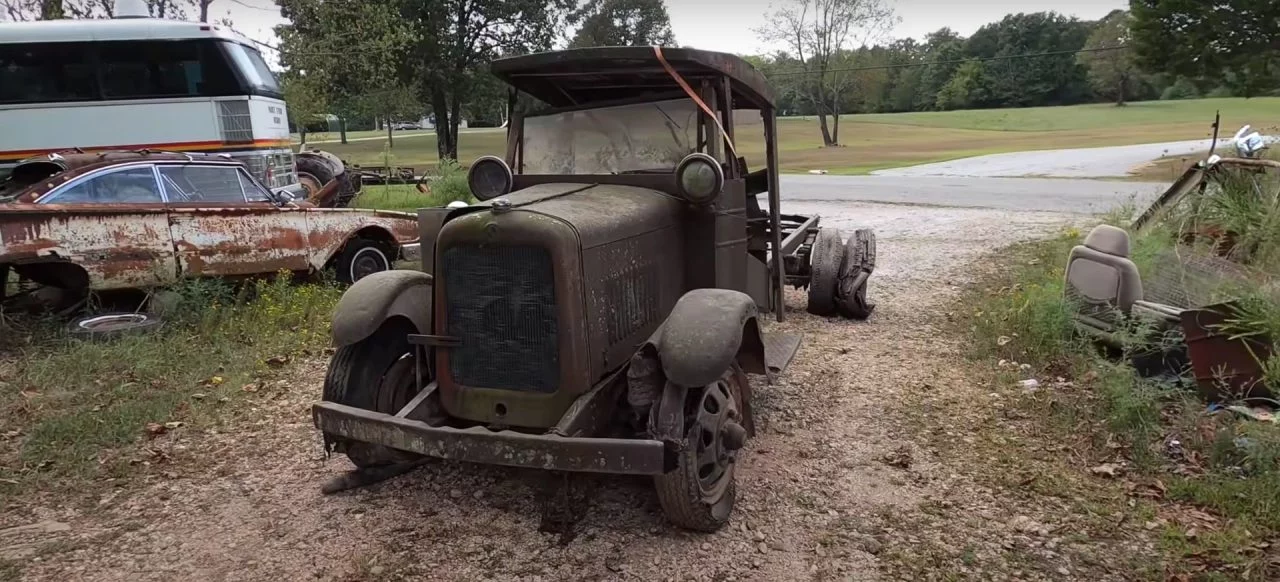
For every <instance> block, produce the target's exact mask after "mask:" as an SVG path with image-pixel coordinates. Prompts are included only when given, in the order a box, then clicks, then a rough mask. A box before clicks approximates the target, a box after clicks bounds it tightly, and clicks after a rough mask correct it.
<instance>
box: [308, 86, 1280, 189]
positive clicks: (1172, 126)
mask: <svg viewBox="0 0 1280 582" xmlns="http://www.w3.org/2000/svg"><path fill="white" fill-rule="evenodd" d="M1215 111H1221V112H1222V127H1223V128H1230V131H1234V128H1237V127H1240V126H1241V125H1244V124H1246V123H1249V124H1252V125H1254V126H1255V127H1262V128H1265V127H1267V126H1266V124H1267V123H1274V120H1277V119H1280V98H1275V97H1271V98H1258V99H1201V100H1189V101H1150V102H1140V103H1131V104H1129V105H1128V106H1125V107H1115V106H1113V105H1108V104H1096V105H1076V106H1070V107H1035V108H1027V109H999V110H979V111H947V112H923V113H899V114H875V115H851V116H846V117H843V118H842V120H841V123H840V135H841V141H842V142H843V143H842V145H841V146H839V147H831V148H827V147H823V146H822V139H821V136H820V135H819V132H818V124H817V120H816V118H785V119H782V120H779V122H778V134H779V141H780V143H781V150H782V156H781V157H782V159H781V162H782V169H783V170H784V171H791V172H803V171H807V170H817V169H823V170H827V171H829V172H832V173H838V174H861V173H866V172H870V171H872V170H878V169H884V168H893V167H901V166H908V165H914V164H921V163H929V162H938V161H946V160H952V159H956V158H963V157H968V156H977V155H984V154H993V153H1001V152H1010V151H1025V150H1043V149H1057V148H1071V147H1093V146H1109V145H1128V144H1136V143H1153V142H1162V141H1179V140H1190V139H1200V138H1207V137H1209V136H1210V134H1211V129H1210V124H1211V123H1212V122H1213V115H1214V112H1215ZM757 129H758V126H755V127H747V128H743V130H742V131H739V132H738V144H737V145H738V150H739V152H740V153H741V154H743V155H745V156H746V157H747V160H748V163H749V164H750V166H751V167H753V168H756V167H760V166H761V165H763V163H764V140H763V135H760V134H759V133H758V132H757V131H752V130H757ZM368 133H372V132H368ZM322 136H323V139H332V138H334V137H335V136H332V135H331V134H315V135H314V136H313V137H312V139H322ZM364 137H373V136H372V135H366V136H364ZM396 137H397V139H396V140H395V146H394V147H393V148H391V149H387V148H386V147H385V140H382V139H366V140H364V141H352V142H351V143H348V144H345V145H343V144H338V143H327V144H322V145H323V147H324V149H327V150H329V151H332V152H334V153H336V154H338V155H340V156H342V157H343V158H345V159H346V160H347V161H348V162H350V163H356V164H360V165H364V166H382V165H393V166H410V167H413V168H414V169H415V170H417V171H419V172H421V171H424V170H430V169H431V168H432V167H434V165H435V164H436V163H437V161H438V160H437V156H436V139H435V136H434V134H431V133H429V132H428V133H418V134H417V135H408V134H405V135H403V136H401V135H397V136H396ZM505 139H506V138H505V136H504V134H503V133H502V132H501V131H475V132H464V133H463V134H462V136H461V138H460V142H461V148H460V149H459V152H458V153H459V156H460V157H461V161H462V162H463V163H467V162H469V161H470V160H473V159H475V158H476V157H478V156H481V155H486V154H501V153H502V151H503V150H504V144H505Z"/></svg>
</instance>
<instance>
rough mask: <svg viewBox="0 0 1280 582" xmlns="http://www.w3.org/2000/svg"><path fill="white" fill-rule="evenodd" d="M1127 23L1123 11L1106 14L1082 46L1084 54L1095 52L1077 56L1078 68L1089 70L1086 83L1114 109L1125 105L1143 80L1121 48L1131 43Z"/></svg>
mask: <svg viewBox="0 0 1280 582" xmlns="http://www.w3.org/2000/svg"><path fill="white" fill-rule="evenodd" d="M1130 20H1131V18H1130V16H1129V13H1128V12H1126V11H1124V10H1115V11H1113V12H1112V13H1111V14H1108V15H1107V16H1106V18H1103V19H1102V21H1101V22H1099V23H1098V27H1097V28H1096V29H1094V31H1093V34H1090V35H1089V40H1086V41H1085V43H1084V48H1085V49H1086V50H1091V51H1098V52H1085V53H1080V55H1079V56H1078V59H1079V61H1080V64H1082V65H1084V66H1085V67H1087V68H1088V69H1089V82H1090V83H1091V84H1092V85H1093V88H1094V90H1096V91H1097V92H1098V93H1100V94H1102V95H1106V96H1109V97H1111V98H1112V99H1115V100H1116V105H1124V100H1125V97H1127V96H1129V95H1132V94H1134V93H1135V92H1137V90H1138V86H1139V83H1140V82H1141V78H1142V71H1141V70H1139V69H1138V62H1137V58H1136V57H1135V56H1134V52H1133V50H1132V49H1129V48H1121V47H1127V46H1128V45H1129V43H1130V42H1131V41H1132V37H1131V35H1130V34H1129V22H1130Z"/></svg>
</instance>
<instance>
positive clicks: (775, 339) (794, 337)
mask: <svg viewBox="0 0 1280 582" xmlns="http://www.w3.org/2000/svg"><path fill="white" fill-rule="evenodd" d="M799 350H800V334H798V333H781V332H771V333H766V334H764V363H765V366H767V367H768V368H769V375H770V376H776V375H778V374H781V373H783V372H785V371H786V370H787V366H790V365H791V360H794V359H795V357H796V352H797V351H799Z"/></svg>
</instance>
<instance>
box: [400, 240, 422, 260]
mask: <svg viewBox="0 0 1280 582" xmlns="http://www.w3.org/2000/svg"><path fill="white" fill-rule="evenodd" d="M400 258H401V259H403V260H406V261H417V260H421V259H422V243H409V244H405V245H400Z"/></svg>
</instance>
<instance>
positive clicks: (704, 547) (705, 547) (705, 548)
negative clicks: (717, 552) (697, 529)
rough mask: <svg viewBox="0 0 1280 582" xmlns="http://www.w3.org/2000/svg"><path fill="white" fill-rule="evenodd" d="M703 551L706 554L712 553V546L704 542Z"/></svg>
mask: <svg viewBox="0 0 1280 582" xmlns="http://www.w3.org/2000/svg"><path fill="white" fill-rule="evenodd" d="M702 551H704V552H710V551H711V544H708V543H706V542H703V544H702Z"/></svg>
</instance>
